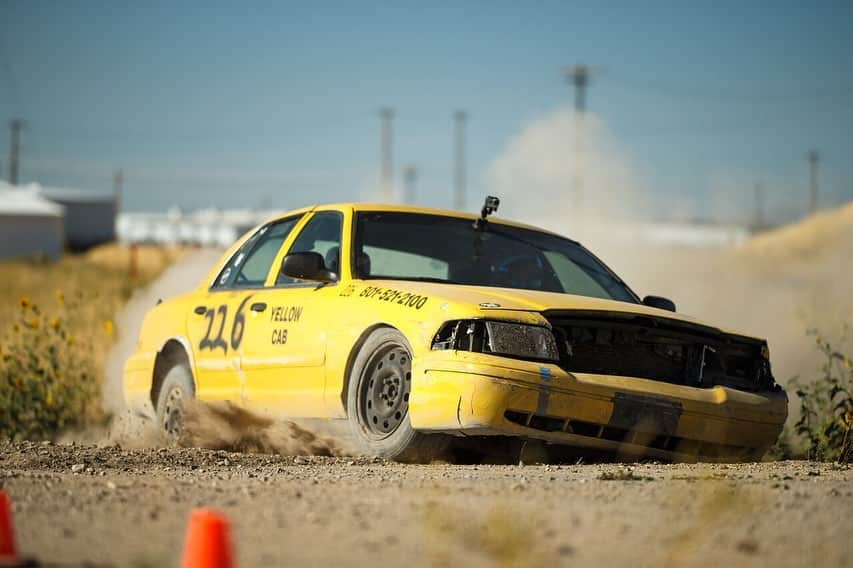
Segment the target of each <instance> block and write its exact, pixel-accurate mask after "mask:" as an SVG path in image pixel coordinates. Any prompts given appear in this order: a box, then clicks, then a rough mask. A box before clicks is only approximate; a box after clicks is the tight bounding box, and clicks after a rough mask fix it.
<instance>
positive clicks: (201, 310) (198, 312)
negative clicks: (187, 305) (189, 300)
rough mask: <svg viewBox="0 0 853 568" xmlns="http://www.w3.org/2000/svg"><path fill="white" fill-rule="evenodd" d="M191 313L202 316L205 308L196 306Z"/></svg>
mask: <svg viewBox="0 0 853 568" xmlns="http://www.w3.org/2000/svg"><path fill="white" fill-rule="evenodd" d="M193 311H194V312H195V313H197V314H198V315H200V316H201V315H204V313H205V312H206V311H207V306H196V307H195V309H194V310H193Z"/></svg>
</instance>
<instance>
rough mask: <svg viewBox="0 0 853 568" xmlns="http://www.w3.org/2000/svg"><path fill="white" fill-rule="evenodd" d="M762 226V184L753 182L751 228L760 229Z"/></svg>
mask: <svg viewBox="0 0 853 568" xmlns="http://www.w3.org/2000/svg"><path fill="white" fill-rule="evenodd" d="M763 228H764V184H763V183H761V182H758V183H756V184H755V211H754V212H753V217H752V230H753V231H760V230H761V229H763Z"/></svg>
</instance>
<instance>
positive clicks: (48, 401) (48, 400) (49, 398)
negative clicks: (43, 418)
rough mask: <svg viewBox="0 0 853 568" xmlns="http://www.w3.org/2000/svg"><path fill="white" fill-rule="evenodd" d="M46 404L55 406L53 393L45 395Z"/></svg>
mask: <svg viewBox="0 0 853 568" xmlns="http://www.w3.org/2000/svg"><path fill="white" fill-rule="evenodd" d="M44 404H45V406H53V393H52V392H49V391H48V393H47V394H46V395H45V397H44Z"/></svg>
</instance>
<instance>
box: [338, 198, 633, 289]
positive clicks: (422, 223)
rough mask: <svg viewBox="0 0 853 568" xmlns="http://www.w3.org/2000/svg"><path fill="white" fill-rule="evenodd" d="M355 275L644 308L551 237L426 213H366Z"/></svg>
mask: <svg viewBox="0 0 853 568" xmlns="http://www.w3.org/2000/svg"><path fill="white" fill-rule="evenodd" d="M354 249H355V250H354V254H353V274H354V275H355V277H356V278H362V279H370V278H375V279H392V280H425V281H431V282H448V283H453V284H470V285H477V286H496V287H499V288H521V289H525V290H540V291H543V292H559V293H564V294H578V295H581V296H591V297H594V298H605V299H612V300H621V301H624V302H632V303H637V301H638V300H637V297H636V296H635V295H634V293H633V292H631V290H630V289H628V287H627V286H626V285H625V284H624V283H623V282H622V281H621V280H620V279H619V277H618V276H616V275H615V274H614V273H613V272H611V271H610V269H608V268H607V267H606V266H605V265H604V264H603V263H602V262H601V261H600V260H598V259H597V258H595V257H594V256H593V255H592V254H591V253H590V252H589V251H587V250H586V249H585V248H583V247H582V246H581V245H579V244H578V243H576V242H574V241H570V240H568V239H564V238H561V237H558V236H555V235H550V234H548V233H542V232H539V231H533V230H529V229H520V228H517V227H509V226H506V225H500V224H497V223H487V224H486V225H485V227H484V228H483V229H474V227H473V223H472V222H471V220H470V219H459V218H453V217H443V216H440V215H425V214H420V213H398V212H392V213H385V212H359V213H357V215H356V233H355V247H354Z"/></svg>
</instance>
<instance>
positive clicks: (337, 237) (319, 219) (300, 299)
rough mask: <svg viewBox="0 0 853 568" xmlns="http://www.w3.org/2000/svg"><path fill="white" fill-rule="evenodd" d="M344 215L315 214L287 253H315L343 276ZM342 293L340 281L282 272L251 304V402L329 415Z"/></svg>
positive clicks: (247, 369) (247, 364)
mask: <svg viewBox="0 0 853 568" xmlns="http://www.w3.org/2000/svg"><path fill="white" fill-rule="evenodd" d="M342 226H343V214H342V213H341V212H340V211H335V210H326V211H319V212H315V213H313V214H312V216H311V218H310V219H309V220H308V221H307V222H306V223H305V225H304V226H303V227H302V229H301V230H300V231H299V234H298V235H297V236H296V237H295V239H294V240H293V243H292V245H290V246H289V247H288V249H287V251H282V253H281V254H280V255H279V258H278V259H277V260H276V263H277V265H279V266H280V263H281V260H282V259H283V258H284V255H285V253H291V252H307V251H313V252H318V253H320V254H321V255H323V257H324V259H325V262H326V267H327V268H328V269H330V270H332V271H333V272H335V273H336V274H339V270H340V266H341V258H340V255H341V235H342ZM338 295H339V290H338V286H337V285H336V284H335V283H331V284H322V283H317V282H307V281H303V280H294V279H292V278H289V277H286V276H284V275H282V274H281V273H280V272H278V271H276V273H275V274H271V275H270V280H269V282H268V286H267V287H266V288H264V289H263V290H260V291H257V293H256V294H255V295H254V296H253V298H252V301H251V304H252V305H251V306H250V311H251V315H250V319H249V322H248V323H247V327H246V334H247V338H246V340H245V341H244V349H243V355H242V360H241V367H242V369H243V372H244V373H245V374H246V382H247V397H248V400H247V404H248V405H249V406H250V407H253V408H255V409H258V410H263V411H272V412H275V413H284V414H287V415H289V416H323V415H324V414H325V405H324V401H323V391H324V387H325V360H326V338H327V324H328V322H329V318H330V317H333V314H332V313H331V312H330V306H332V305H334V304H335V302H336V300H337V298H338Z"/></svg>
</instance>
